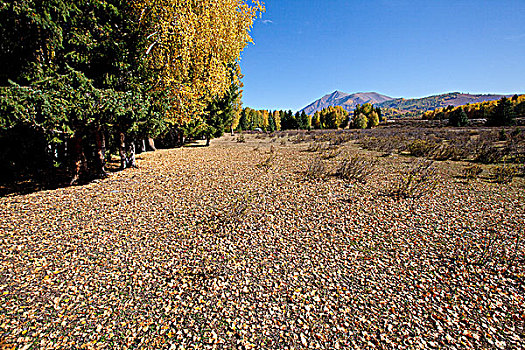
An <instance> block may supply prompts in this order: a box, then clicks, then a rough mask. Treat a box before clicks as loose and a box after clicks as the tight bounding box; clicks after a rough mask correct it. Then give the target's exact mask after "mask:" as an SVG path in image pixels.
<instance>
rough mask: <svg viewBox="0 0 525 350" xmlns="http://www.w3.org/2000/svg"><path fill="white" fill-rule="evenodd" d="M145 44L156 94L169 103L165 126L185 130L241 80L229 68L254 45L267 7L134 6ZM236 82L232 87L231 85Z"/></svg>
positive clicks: (182, 1) (232, 3)
mask: <svg viewBox="0 0 525 350" xmlns="http://www.w3.org/2000/svg"><path fill="white" fill-rule="evenodd" d="M134 9H135V11H136V12H137V18H138V20H139V25H140V27H141V31H142V32H143V36H144V37H145V38H146V41H147V42H146V47H145V50H146V52H145V61H146V66H147V67H148V68H149V69H150V70H151V71H152V72H153V73H154V74H155V77H156V85H155V88H156V89H161V90H164V91H165V92H166V93H167V96H168V98H169V101H170V104H169V110H168V112H167V115H166V117H167V120H168V121H169V122H171V123H173V124H179V125H180V124H183V123H186V122H189V121H191V120H194V119H197V118H200V116H201V115H202V114H203V112H204V110H205V108H206V106H207V105H208V104H209V103H210V102H211V101H212V100H213V99H214V98H217V97H222V95H224V94H225V93H226V92H227V90H228V89H229V88H230V86H231V84H237V85H239V82H238V81H237V80H238V79H239V76H238V75H233V76H232V75H231V74H230V69H229V66H230V65H231V64H234V63H235V62H237V61H238V60H239V57H240V54H241V52H242V50H243V49H244V48H245V47H246V45H248V44H249V43H251V42H252V39H251V37H250V34H249V31H250V29H251V27H252V26H253V23H254V20H255V19H256V17H257V16H258V15H259V13H261V12H262V11H264V5H263V3H261V2H259V1H253V2H252V3H251V4H247V3H246V2H245V1H244V0H189V1H188V0H135V1H134ZM232 77H233V81H232Z"/></svg>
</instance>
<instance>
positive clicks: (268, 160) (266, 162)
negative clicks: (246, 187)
mask: <svg viewBox="0 0 525 350" xmlns="http://www.w3.org/2000/svg"><path fill="white" fill-rule="evenodd" d="M274 159H275V155H273V154H272V155H270V156H269V157H268V158H266V159H265V160H264V161H262V162H260V163H259V164H257V165H256V167H257V168H261V169H264V170H265V171H268V170H270V168H271V167H272V165H273V161H274Z"/></svg>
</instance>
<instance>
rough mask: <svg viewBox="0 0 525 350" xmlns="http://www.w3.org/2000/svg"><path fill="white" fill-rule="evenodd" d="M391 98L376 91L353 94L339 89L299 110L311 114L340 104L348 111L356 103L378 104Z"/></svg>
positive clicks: (352, 108)
mask: <svg viewBox="0 0 525 350" xmlns="http://www.w3.org/2000/svg"><path fill="white" fill-rule="evenodd" d="M391 100H394V98H393V97H388V96H385V95H381V94H378V93H377V92H358V93H355V94H347V93H345V92H341V91H334V92H333V93H331V94H328V95H325V96H323V97H321V98H320V99H319V100H317V101H315V102H313V103H311V104H310V105H308V106H306V107H305V108H303V109H302V110H301V111H300V112H302V111H305V112H306V114H310V115H311V114H314V113H315V112H316V111H320V110H322V109H323V108H326V107H329V106H341V107H343V108H344V109H346V110H347V111H349V112H350V111H353V110H354V109H355V107H356V106H357V105H358V104H365V103H372V104H378V103H382V102H387V101H391Z"/></svg>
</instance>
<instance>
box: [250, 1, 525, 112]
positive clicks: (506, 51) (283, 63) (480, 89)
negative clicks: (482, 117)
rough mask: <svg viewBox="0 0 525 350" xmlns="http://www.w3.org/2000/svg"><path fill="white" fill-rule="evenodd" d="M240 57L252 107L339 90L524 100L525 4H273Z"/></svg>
mask: <svg viewBox="0 0 525 350" xmlns="http://www.w3.org/2000/svg"><path fill="white" fill-rule="evenodd" d="M265 3H266V13H264V14H263V17H262V19H259V20H258V21H257V22H256V23H255V25H254V28H253V30H252V36H253V39H254V41H255V45H250V46H248V47H247V48H246V49H245V51H244V52H243V53H242V58H241V67H242V71H243V74H244V75H245V77H244V85H245V86H244V94H243V95H244V99H243V100H244V101H243V102H244V105H245V106H248V107H252V108H257V109H292V110H298V109H301V108H302V107H304V106H306V105H307V104H309V103H310V102H312V101H314V100H316V99H318V98H320V97H321V96H323V95H325V94H327V93H331V92H333V91H334V90H340V91H344V92H348V93H353V92H368V91H376V92H379V93H382V94H385V95H388V96H392V97H405V98H413V97H423V96H428V95H433V94H439V93H444V92H451V91H460V92H470V93H505V94H510V93H517V92H521V93H525V0H492V1H486V0H455V1H449V0H442V1H438V0H421V1H417V0H412V1H409V0H391V1H387V0H346V1H344V0H322V1H321V0H319V1H314V0H267V1H266V2H265Z"/></svg>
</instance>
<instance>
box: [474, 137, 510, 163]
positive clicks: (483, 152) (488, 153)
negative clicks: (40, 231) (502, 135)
mask: <svg viewBox="0 0 525 350" xmlns="http://www.w3.org/2000/svg"><path fill="white" fill-rule="evenodd" d="M475 152H476V156H475V158H474V160H475V161H477V162H480V163H483V164H491V163H498V162H500V161H501V160H502V159H503V156H504V152H503V151H502V150H500V149H498V148H496V147H494V146H492V145H491V144H489V143H487V142H483V143H481V144H479V145H478V146H477V147H476V150H475Z"/></svg>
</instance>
